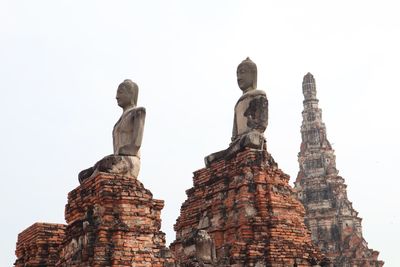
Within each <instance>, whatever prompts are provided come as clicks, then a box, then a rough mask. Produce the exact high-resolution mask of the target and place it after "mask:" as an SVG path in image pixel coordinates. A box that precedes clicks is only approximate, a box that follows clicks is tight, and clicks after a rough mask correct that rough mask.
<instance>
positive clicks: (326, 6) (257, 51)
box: [0, 0, 400, 267]
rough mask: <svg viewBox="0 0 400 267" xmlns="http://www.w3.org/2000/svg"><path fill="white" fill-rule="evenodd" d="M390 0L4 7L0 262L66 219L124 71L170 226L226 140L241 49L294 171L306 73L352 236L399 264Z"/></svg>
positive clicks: (396, 57) (399, 132)
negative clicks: (40, 228) (359, 223)
mask: <svg viewBox="0 0 400 267" xmlns="http://www.w3.org/2000/svg"><path fill="white" fill-rule="evenodd" d="M399 11H400V9H399V4H398V3H397V1H382V0H381V1H365V0H364V1H354V0H353V1H344V0H343V1H342V0H336V1H321V0H315V1H314V0H312V1H311V0H303V1H298V0H294V1H285V0H284V1H265V0H264V1H250V0H247V1H233V0H230V1H204V0H203V1H183V0H182V1H172V0H171V1H133V0H131V1H100V0H90V1H89V0H86V1H71V0H70V1H54V0H52V1H50V0H49V1H40V0H35V1H18V0H10V1H4V0H0V89H1V98H0V119H1V138H0V147H1V152H2V153H1V156H0V162H1V169H2V175H1V176H2V179H1V181H2V186H1V187H0V210H1V218H0V236H1V242H0V265H1V266H10V265H12V263H13V262H14V261H15V255H14V250H15V243H16V240H17V234H18V233H19V232H21V231H22V230H23V229H25V228H26V227H28V226H30V225H31V224H33V223H34V222H37V221H44V222H57V223H64V222H65V221H64V205H65V204H66V202H67V193H68V192H69V191H71V190H73V189H74V188H75V187H76V186H78V180H77V174H78V172H79V171H80V170H82V169H84V168H87V167H89V166H91V165H92V164H94V163H95V162H96V161H97V160H99V159H100V158H102V157H103V156H105V155H108V154H110V153H112V138H111V131H112V127H113V125H114V123H115V122H116V120H117V119H118V117H119V115H120V113H121V110H120V108H119V107H118V106H117V104H116V101H115V92H116V88H117V86H118V84H119V83H120V82H121V81H122V80H123V79H126V78H130V79H132V80H134V81H136V82H137V83H138V84H139V87H140V93H139V105H141V106H144V107H146V109H147V117H146V125H145V133H144V134H145V135H144V141H143V146H142V169H141V173H140V177H139V179H140V181H142V182H143V183H144V185H145V186H146V188H148V189H150V190H151V191H152V192H153V195H154V197H155V198H158V199H163V200H165V208H164V209H163V212H162V220H163V222H162V230H163V231H164V232H166V233H167V242H168V243H170V242H172V241H173V239H174V231H173V224H174V222H175V220H176V218H177V216H178V214H179V209H180V205H181V204H182V202H183V201H184V200H185V198H186V196H185V190H186V189H188V188H190V187H191V185H192V172H193V171H195V170H197V169H200V168H202V167H203V166H204V163H203V157H204V156H206V155H208V154H210V153H212V152H215V151H218V150H220V149H223V148H226V147H227V145H228V143H229V141H230V134H231V129H232V120H233V107H234V104H235V102H236V100H237V99H238V98H239V96H240V94H241V92H240V90H239V88H238V87H237V84H236V75H235V72H236V67H237V65H238V64H239V63H240V62H241V60H243V59H244V58H245V57H247V56H250V57H251V58H252V59H253V61H254V62H256V63H257V65H258V70H259V72H258V77H259V80H258V87H259V88H260V89H264V90H265V91H266V92H267V95H268V98H269V126H268V128H267V131H266V136H267V140H268V149H269V151H270V153H272V155H273V156H274V158H275V160H276V161H277V162H278V163H279V166H280V167H281V168H282V169H283V170H284V171H285V172H286V173H288V174H290V176H291V182H293V181H294V179H295V178H296V175H297V170H298V163H297V153H298V151H299V146H300V141H301V139H300V125H301V111H302V101H303V95H302V88H301V82H302V78H303V75H304V74H306V73H307V72H311V73H313V75H314V77H315V78H316V81H317V91H318V95H317V96H318V98H319V99H320V107H321V108H322V110H323V120H324V122H325V123H326V126H327V131H328V138H329V140H330V141H331V143H332V144H333V147H334V149H335V150H336V156H337V167H338V169H339V170H340V174H341V175H342V176H343V177H344V178H345V180H346V184H347V185H348V196H349V199H350V201H352V202H353V205H354V207H355V209H356V210H357V211H359V215H360V216H361V217H362V218H363V232H364V237H365V239H366V240H367V242H368V243H369V246H370V247H371V248H373V249H376V250H379V251H380V252H381V255H380V259H382V260H384V261H385V262H386V265H385V266H386V267H397V266H400V256H399V253H398V247H399V244H400V215H399V211H400V200H399V185H400V177H399V170H398V168H397V167H398V166H399V160H400V157H399V154H398V153H399V150H400V141H399V136H400V126H399V118H398V116H399V115H400V112H399V111H400V108H399V96H400V93H399V90H400V80H399V69H400V68H399V67H400V52H399V51H400V34H399V33H400V16H399Z"/></svg>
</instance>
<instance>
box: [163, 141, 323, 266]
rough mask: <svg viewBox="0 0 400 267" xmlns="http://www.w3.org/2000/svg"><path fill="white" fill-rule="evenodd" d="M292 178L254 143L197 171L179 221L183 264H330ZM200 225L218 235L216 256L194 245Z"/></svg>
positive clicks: (177, 248) (177, 245)
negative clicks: (315, 238) (316, 241)
mask: <svg viewBox="0 0 400 267" xmlns="http://www.w3.org/2000/svg"><path fill="white" fill-rule="evenodd" d="M288 181H289V176H288V175H286V174H284V173H283V172H282V171H281V170H280V169H278V167H277V165H276V164H275V162H274V161H273V159H272V157H271V156H270V155H269V154H268V153H267V151H265V150H264V151H262V150H254V149H248V148H247V149H245V150H244V151H242V152H239V153H237V154H236V156H235V157H233V158H231V159H228V160H224V159H222V160H219V161H217V162H214V163H212V164H211V166H210V167H208V168H204V169H201V170H199V171H196V172H195V173H194V178H193V183H194V186H193V188H191V189H189V190H187V191H186V193H187V196H188V199H187V200H186V201H185V202H184V203H183V205H182V207H181V214H180V216H179V218H178V219H177V222H176V224H175V230H176V240H175V241H174V242H173V244H172V245H171V249H172V251H173V253H174V255H175V257H176V259H177V261H178V262H179V263H180V264H181V266H196V264H198V263H201V264H208V265H204V266H237V267H245V266H246V267H251V266H315V265H318V264H320V265H324V264H325V258H324V257H323V255H321V253H320V252H319V250H318V249H317V248H316V247H314V245H313V244H312V242H311V237H310V233H309V231H308V230H307V228H306V226H305V224H304V208H303V206H302V205H301V203H300V202H299V201H298V200H297V199H296V197H295V196H294V194H293V190H292V188H291V187H290V186H289V184H288ZM200 230H203V231H206V232H207V233H208V234H209V235H210V237H211V239H212V240H213V247H211V257H204V253H203V254H199V253H196V252H194V250H193V243H196V235H197V233H198V232H199V231H200ZM196 245H197V244H196ZM214 248H215V256H213V254H214V253H213V250H214ZM207 258H211V260H209V261H208V262H205V261H204V260H203V259H207Z"/></svg>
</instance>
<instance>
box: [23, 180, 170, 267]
mask: <svg viewBox="0 0 400 267" xmlns="http://www.w3.org/2000/svg"><path fill="white" fill-rule="evenodd" d="M163 206H164V202H163V201H162V200H157V199H153V196H152V194H151V192H150V191H149V190H147V189H145V188H144V186H143V184H142V183H141V182H140V181H138V180H137V179H134V178H132V177H129V176H122V175H116V174H109V173H102V172H100V173H98V174H97V175H96V176H94V177H92V178H90V179H87V180H85V181H83V183H82V184H81V185H80V186H78V187H77V188H76V189H74V190H73V191H71V192H70V193H69V194H68V204H67V205H66V208H65V219H66V221H67V223H68V225H67V226H65V225H57V224H56V225H54V224H38V223H36V224H34V225H33V226H31V227H29V228H28V229H26V230H25V231H23V232H22V233H21V234H19V237H18V244H17V251H16V254H17V257H18V259H17V261H16V264H15V265H16V266H21V267H22V266H60V267H61V266H62V267H71V266H82V267H83V266H85V267H86V266H118V267H122V266H135V267H164V266H174V260H173V259H172V256H171V253H170V251H169V249H168V248H166V247H165V234H164V233H163V232H161V231H160V227H161V219H160V213H161V209H162V208H163Z"/></svg>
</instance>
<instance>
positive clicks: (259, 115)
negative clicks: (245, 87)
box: [232, 90, 268, 141]
mask: <svg viewBox="0 0 400 267" xmlns="http://www.w3.org/2000/svg"><path fill="white" fill-rule="evenodd" d="M267 124H268V100H267V96H266V94H265V92H264V91H262V90H251V91H249V92H247V93H245V94H243V95H242V96H241V97H240V98H239V100H238V102H237V103H236V106H235V120H234V126H233V132H232V141H234V139H236V138H238V137H240V136H242V135H244V134H247V133H249V132H252V131H258V132H260V133H263V132H264V131H265V129H266V127H267Z"/></svg>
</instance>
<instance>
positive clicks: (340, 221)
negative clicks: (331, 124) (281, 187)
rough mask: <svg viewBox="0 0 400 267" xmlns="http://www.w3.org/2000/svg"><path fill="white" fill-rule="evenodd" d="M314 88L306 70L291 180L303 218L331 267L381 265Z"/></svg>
mask: <svg viewBox="0 0 400 267" xmlns="http://www.w3.org/2000/svg"><path fill="white" fill-rule="evenodd" d="M316 93H317V91H316V85H315V80H314V77H313V76H312V74H310V73H308V74H307V75H305V76H304V80H303V94H304V101H303V105H304V110H303V113H302V115H303V122H302V126H301V138H302V143H301V147H300V153H299V155H298V160H299V165H300V171H299V173H298V176H297V179H296V182H295V190H296V192H297V196H298V198H299V199H300V200H301V202H302V203H303V204H304V207H305V209H306V217H305V222H306V224H307V226H308V227H309V229H310V230H311V234H312V240H313V242H314V243H315V244H316V245H318V247H319V248H320V249H321V251H322V252H323V253H325V254H326V255H327V256H328V257H329V258H330V259H331V262H332V264H331V266H335V267H354V266H363V267H369V266H374V267H377V266H382V265H383V261H380V260H378V259H377V258H378V254H379V252H377V251H374V250H372V249H369V248H368V246H367V242H366V241H365V240H364V238H363V236H362V230H361V218H360V217H358V212H357V211H355V210H354V208H353V206H352V203H351V202H350V201H349V200H348V198H347V192H346V185H345V183H344V179H343V178H342V177H340V176H339V175H338V170H337V169H336V159H335V154H334V150H333V149H332V147H331V145H330V143H329V141H328V139H327V136H326V128H325V124H324V123H323V122H322V115H321V114H322V112H321V109H320V108H319V107H318V99H317V97H316Z"/></svg>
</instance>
